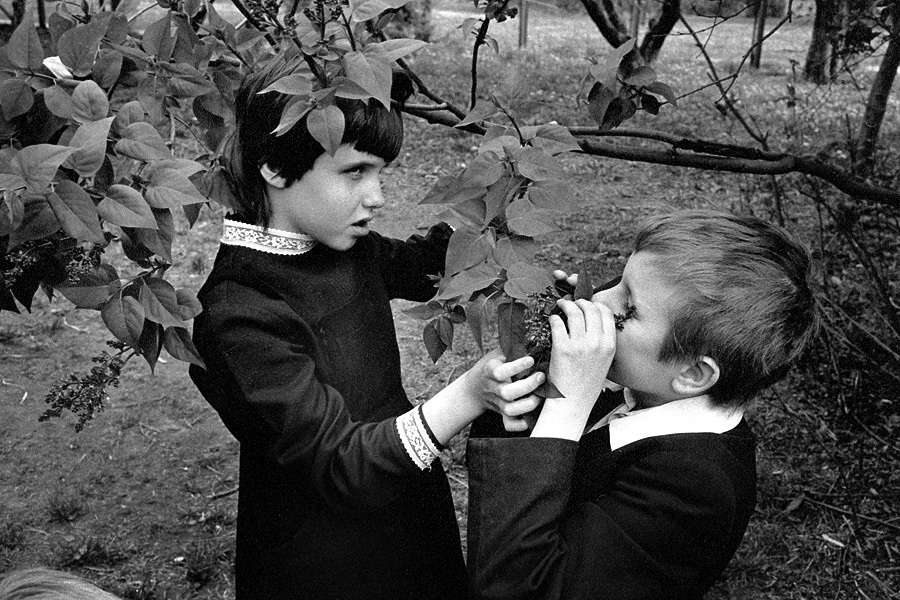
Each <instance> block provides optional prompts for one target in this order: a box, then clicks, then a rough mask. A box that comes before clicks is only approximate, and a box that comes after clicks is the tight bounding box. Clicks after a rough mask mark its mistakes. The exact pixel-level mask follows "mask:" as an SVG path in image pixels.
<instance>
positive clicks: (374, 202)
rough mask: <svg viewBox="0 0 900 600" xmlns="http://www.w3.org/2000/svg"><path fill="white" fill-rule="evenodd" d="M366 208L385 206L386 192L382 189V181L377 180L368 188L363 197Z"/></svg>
mask: <svg viewBox="0 0 900 600" xmlns="http://www.w3.org/2000/svg"><path fill="white" fill-rule="evenodd" d="M363 206H365V207H366V208H381V207H382V206H384V193H383V192H382V191H381V181H375V182H374V183H373V184H372V185H371V187H370V188H369V189H368V190H367V192H366V195H365V198H364V199H363Z"/></svg>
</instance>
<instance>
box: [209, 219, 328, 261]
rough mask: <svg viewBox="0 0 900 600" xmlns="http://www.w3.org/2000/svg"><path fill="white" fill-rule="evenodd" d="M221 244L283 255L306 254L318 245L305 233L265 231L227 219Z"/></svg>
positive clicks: (258, 227)
mask: <svg viewBox="0 0 900 600" xmlns="http://www.w3.org/2000/svg"><path fill="white" fill-rule="evenodd" d="M221 242H222V243H223V244H225V245H227V246H243V247H244V248H251V249H253V250H259V251H260V252H268V253H270V254H281V255H296V254H305V253H306V252H309V251H310V250H312V249H313V247H314V246H315V245H316V240H315V238H313V237H311V236H308V235H306V234H304V233H292V232H290V231H280V230H278V229H271V228H269V229H265V228H263V227H260V226H259V225H249V224H247V223H241V222H240V221H232V220H230V219H225V222H224V230H223V231H222V240H221Z"/></svg>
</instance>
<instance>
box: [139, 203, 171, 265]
mask: <svg viewBox="0 0 900 600" xmlns="http://www.w3.org/2000/svg"><path fill="white" fill-rule="evenodd" d="M153 214H154V215H155V216H156V224H157V227H158V228H157V229H143V228H135V229H130V228H129V230H128V235H129V236H131V238H132V239H133V241H135V242H137V243H138V244H140V245H141V246H143V247H144V248H146V249H148V250H150V251H151V252H152V253H153V254H156V255H157V256H159V257H161V258H162V259H163V260H165V261H166V262H168V263H171V262H172V240H173V239H174V237H175V218H174V216H173V215H172V211H170V210H168V209H162V210H154V212H153Z"/></svg>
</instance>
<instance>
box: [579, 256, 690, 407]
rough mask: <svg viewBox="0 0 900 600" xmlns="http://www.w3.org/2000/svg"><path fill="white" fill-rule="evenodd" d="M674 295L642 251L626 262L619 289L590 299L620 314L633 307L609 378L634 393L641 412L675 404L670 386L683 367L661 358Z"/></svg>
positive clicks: (620, 332) (620, 335)
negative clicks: (644, 409) (647, 408)
mask: <svg viewBox="0 0 900 600" xmlns="http://www.w3.org/2000/svg"><path fill="white" fill-rule="evenodd" d="M676 294H677V291H676V290H675V288H674V286H672V285H671V284H670V283H669V282H668V280H667V279H666V278H665V277H664V276H663V271H662V269H661V267H660V266H658V264H657V263H656V262H655V261H654V256H653V255H652V254H650V253H647V252H638V253H636V254H632V255H631V258H629V259H628V263H627V264H626V265H625V270H624V271H623V272H622V280H621V281H620V282H619V283H618V285H616V286H615V287H612V288H610V289H608V290H603V291H601V292H597V293H596V294H594V296H593V297H592V301H593V302H596V303H600V304H605V305H606V306H608V307H609V308H610V310H612V311H613V313H616V314H622V315H624V314H626V312H627V311H628V309H629V307H634V311H633V316H632V317H631V318H629V319H627V320H625V322H624V323H623V324H622V329H621V330H617V331H616V354H615V357H614V358H613V361H612V365H611V366H610V368H609V373H608V374H607V378H608V379H610V380H611V381H614V382H615V383H618V384H619V385H623V386H625V387H627V388H629V389H630V390H632V391H633V392H634V395H635V398H636V399H637V400H638V402H639V405H640V406H641V407H642V408H646V407H649V406H656V405H659V404H665V403H666V402H669V401H671V400H675V399H676V394H675V392H674V390H673V389H672V385H671V384H672V381H673V380H674V378H675V377H676V375H677V374H678V372H679V365H677V364H668V363H663V362H660V361H659V359H658V357H659V351H660V349H661V348H662V344H663V340H664V339H665V337H666V335H667V334H668V333H669V330H670V329H671V326H672V322H671V320H670V317H669V309H670V307H672V306H674V305H675V301H676V300H677V296H676Z"/></svg>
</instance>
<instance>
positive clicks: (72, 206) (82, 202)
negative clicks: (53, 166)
mask: <svg viewBox="0 0 900 600" xmlns="http://www.w3.org/2000/svg"><path fill="white" fill-rule="evenodd" d="M47 199H48V200H49V202H50V208H52V209H53V213H54V214H55V215H56V218H57V219H58V220H59V223H60V225H62V228H63V231H65V232H66V234H68V235H69V237H72V238H75V239H76V240H83V241H85V242H93V243H95V244H104V243H106V238H105V237H104V236H103V230H102V229H101V228H100V215H99V214H97V208H96V207H95V206H94V201H93V200H91V197H90V196H89V195H88V193H87V192H86V191H84V188H82V187H81V186H80V185H78V184H77V183H75V182H74V181H70V180H68V179H64V180H62V181H60V182H58V183H57V184H56V192H55V193H50V194H49V195H48V196H47Z"/></svg>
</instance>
